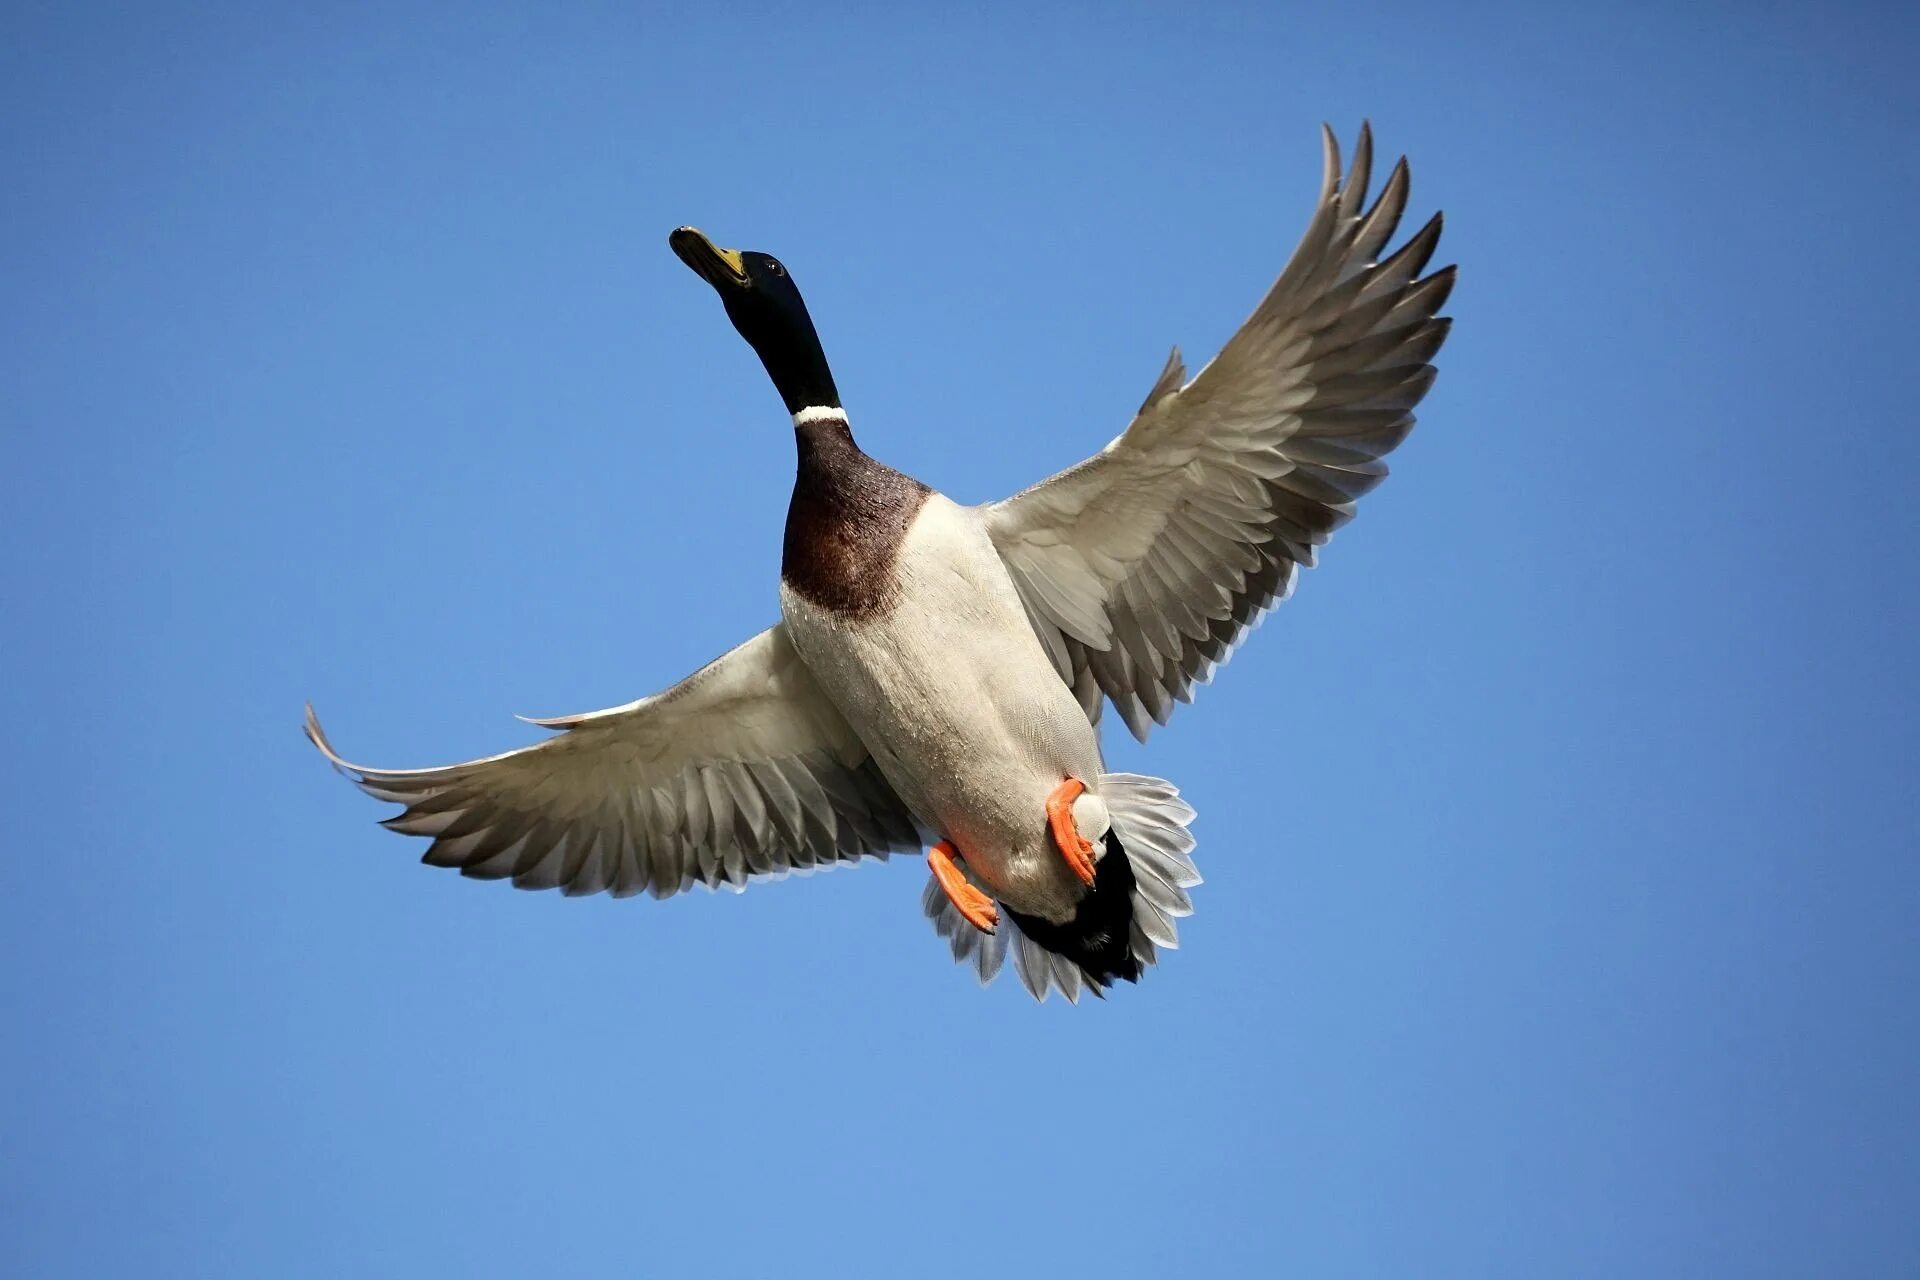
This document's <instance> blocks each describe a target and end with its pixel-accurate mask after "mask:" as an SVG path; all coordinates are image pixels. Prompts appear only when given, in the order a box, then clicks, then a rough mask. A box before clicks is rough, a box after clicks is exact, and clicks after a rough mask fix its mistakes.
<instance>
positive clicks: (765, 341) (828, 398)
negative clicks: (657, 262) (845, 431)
mask: <svg viewBox="0 0 1920 1280" xmlns="http://www.w3.org/2000/svg"><path fill="white" fill-rule="evenodd" d="M667 243H668V244H669V245H671V246H672V247H673V251H674V252H675V253H676V254H678V255H679V257H680V261H682V262H684V263H686V264H687V265H688V266H689V267H692V268H693V269H694V271H695V273H696V274H698V275H699V277H700V278H701V279H702V280H705V281H706V282H707V283H708V284H710V285H712V286H713V289H714V292H715V293H718V294H719V295H720V301H721V302H722V303H724V304H725V305H726V308H727V318H728V319H730V320H732V321H733V327H734V328H735V329H738V330H739V331H740V336H741V337H743V338H745V339H746V340H747V342H748V344H749V345H751V346H752V347H753V349H754V350H755V351H757V352H759V354H760V363H762V364H764V365H766V367H767V376H768V377H769V378H772V379H773V385H774V388H775V389H776V390H778V391H779V392H780V398H781V399H782V400H784V401H786V403H787V412H788V413H791V414H796V415H797V414H799V413H800V412H801V411H802V410H803V409H834V410H838V409H839V408H840V393H839V392H838V391H837V390H835V389H834V385H833V372H832V370H830V369H828V368H827V355H826V352H824V351H822V350H821V349H820V338H819V335H818V334H816V333H815V332H814V331H813V317H812V316H810V315H808V314H807V304H806V302H805V301H803V300H802V299H801V297H800V290H799V288H798V287H797V286H795V284H794V283H793V277H792V276H790V275H788V274H787V269H786V268H785V267H783V266H781V265H780V262H779V260H778V259H775V258H772V257H769V256H768V255H766V254H764V253H756V252H754V251H753V250H751V249H748V250H741V249H722V248H720V247H718V246H717V245H715V244H714V243H713V241H711V240H709V239H707V238H706V236H704V235H702V234H701V233H700V232H698V231H696V230H695V229H694V228H692V227H681V228H679V229H678V230H676V231H675V232H674V233H673V234H672V235H670V236H668V237H667Z"/></svg>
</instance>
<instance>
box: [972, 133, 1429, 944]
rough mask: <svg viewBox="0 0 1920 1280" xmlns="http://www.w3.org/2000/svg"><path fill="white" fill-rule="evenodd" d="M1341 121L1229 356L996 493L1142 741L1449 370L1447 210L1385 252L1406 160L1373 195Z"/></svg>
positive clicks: (998, 518) (1056, 619) (1027, 565)
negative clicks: (1106, 438) (1110, 437)
mask: <svg viewBox="0 0 1920 1280" xmlns="http://www.w3.org/2000/svg"><path fill="white" fill-rule="evenodd" d="M1323 136H1324V157H1325V173H1324V177H1323V179H1322V185H1321V190H1320V197H1319V201H1318V203H1317V204H1316V205H1315V208H1314V213H1313V216H1312V218H1311V219H1310V220H1309V222H1308V224H1307V229H1306V233H1305V234H1304V235H1303V236H1302V237H1301V239H1300V244H1299V247H1298V248H1296V249H1295V251H1294V254H1293V257H1292V258H1291V259H1289V260H1288V262H1287V265H1286V267H1285V268H1284V269H1283V270H1282V271H1281V273H1280V276H1279V278H1278V279H1277V280H1275V281H1274V284H1273V287H1272V288H1271V289H1269V290H1268V291H1267V294H1266V297H1265V298H1263V299H1262V300H1261V302H1260V305H1259V306H1258V307H1256V308H1255V309H1254V312H1253V314H1252V315H1251V316H1249V317H1248V319H1247V321H1246V323H1244V324H1243V325H1241V327H1240V329H1239V330H1238V331H1237V332H1236V333H1235V334H1234V335H1233V337H1232V338H1231V339H1229V340H1228V342H1227V344H1226V346H1225V347H1223V348H1222V349H1221V351H1220V354H1219V355H1218V356H1216V357H1215V358H1214V359H1213V360H1212V361H1211V362H1210V363H1209V364H1208V365H1207V366H1206V368H1204V369H1202V370H1201V371H1200V373H1199V374H1198V375H1197V376H1195V377H1194V379H1193V380H1192V381H1191V382H1186V383H1184V385H1183V384H1182V381H1181V380H1182V379H1184V378H1185V376H1186V375H1185V370H1184V366H1183V365H1182V364H1181V361H1180V357H1179V352H1178V350H1177V349H1176V350H1175V352H1174V354H1173V356H1172V357H1171V358H1170V359H1169V360H1168V362H1167V365H1166V367H1165V369H1163V370H1162V372H1161V374H1160V377H1159V378H1158V379H1156V380H1155V382H1154V385H1153V389H1152V390H1151V391H1150V392H1149V393H1148V395H1147V398H1146V401H1145V402H1144V403H1143V404H1142V405H1141V407H1140V411H1139V413H1138V414H1137V415H1136V416H1135V417H1134V420H1133V422H1132V424H1131V425H1129V426H1128V428H1127V429H1126V431H1125V432H1123V433H1122V434H1121V435H1120V436H1119V438H1117V439H1116V440H1114V441H1113V442H1112V443H1111V444H1109V445H1108V446H1107V447H1106V448H1105V449H1103V450H1102V451H1101V452H1100V453H1098V454H1096V455H1095V456H1094V457H1092V458H1088V459H1087V460H1086V461H1084V462H1081V463H1079V464H1078V465H1076V466H1073V467H1070V468H1068V469H1067V470H1065V471H1062V472H1060V473H1059V474H1058V475H1055V476H1053V477H1052V478H1051V479H1048V480H1046V481H1043V482H1042V483H1040V484H1038V485H1035V486H1034V487H1033V488H1031V489H1027V490H1025V491H1023V492H1021V493H1019V494H1016V495H1014V496H1013V497H1011V498H1008V499H1006V500H1004V501H1002V502H998V503H994V504H992V505H990V506H989V507H987V508H985V519H986V522H987V527H988V530H989V532H990V533H991V535H992V537H993V540H994V544H995V546H996V547H998V549H999V551H1000V554H1001V557H1002V559H1003V560H1005V562H1006V564H1007V567H1008V569H1009V571H1010V572H1011V574H1012V576H1013V580H1014V585H1015V587H1016V588H1017V589H1018V591H1019V594H1020V599H1021V601H1022V603H1023V604H1024V605H1025V606H1026V610H1027V615H1028V618H1029V620H1030V621H1031V622H1032V624H1033V628H1034V631H1035V633H1036V634H1037V635H1039V637H1040V640H1041V643H1042V645H1043V646H1044V647H1045V649H1046V651H1047V654H1048V656H1049V657H1050V658H1051V659H1052V661H1053V663H1054V667H1055V669H1056V670H1058V671H1059V673H1060V676H1061V678H1062V679H1063V680H1065V681H1067V683H1068V684H1069V685H1071V686H1072V687H1073V689H1074V692H1075V694H1076V696H1077V697H1078V698H1079V699H1080V703H1081V705H1082V706H1083V707H1085V708H1086V710H1087V714H1088V717H1089V718H1090V719H1092V720H1094V721H1096V722H1097V721H1098V719H1099V715H1100V706H1101V700H1102V698H1103V697H1104V698H1105V699H1106V700H1109V701H1111V702H1112V703H1113V706H1114V708H1115V710H1116V711H1118V712H1119V714H1120V717H1121V719H1122V720H1124V721H1125V722H1126V724H1127V727H1128V728H1129V729H1130V730H1132V732H1133V734H1134V736H1136V737H1138V738H1141V739H1143V740H1144V739H1145V737H1146V735H1147V733H1148V732H1149V730H1150V729H1151V728H1152V726H1153V725H1154V724H1165V723H1166V721H1167V718H1168V717H1169V716H1170V715H1171V714H1172V711H1173V708H1174V706H1175V705H1176V704H1178V703H1181V702H1186V701H1190V700H1191V699H1192V696H1193V688H1194V686H1195V685H1197V684H1203V683H1205V682H1206V681H1207V680H1208V679H1209V678H1211V676H1212V674H1213V672H1214V670H1215V669H1216V668H1217V667H1218V666H1219V665H1220V664H1221V663H1223V662H1224V661H1226V659H1227V657H1228V655H1229V654H1230V653H1231V652H1232V650H1233V648H1234V647H1235V646H1236V645H1237V644H1238V643H1239V642H1240V640H1241V639H1243V638H1244V637H1245V635H1246V632H1247V630H1248V629H1249V628H1250V627H1252V626H1253V625H1255V624H1256V623H1257V622H1258V621H1259V620H1260V619H1261V617H1263V616H1264V615H1265V613H1266V612H1267V611H1268V610H1269V609H1271V608H1272V607H1273V606H1274V605H1276V604H1278V603H1280V602H1281V601H1283V600H1284V599H1285V598H1286V597H1287V595H1288V594H1289V593H1290V592H1291V591H1292V589H1293V586H1294V582H1295V578H1296V575H1297V573H1298V571H1299V570H1300V569H1302V568H1311V567H1312V566H1313V565H1314V564H1315V562H1316V560H1317V558H1318V553H1319V548H1320V547H1321V546H1322V545H1324V544H1325V543H1326V541H1327V540H1328V538H1330V537H1331V536H1332V534H1333V532H1334V530H1336V529H1338V528H1339V527H1340V526H1341V525H1343V524H1345V523H1346V522H1347V521H1348V520H1349V519H1351V518H1352V516H1353V512H1354V509H1355V504H1356V503H1357V501H1358V500H1359V499H1360V498H1361V497H1363V496H1364V495H1365V494H1366V493H1367V492H1369V491H1370V490H1371V489H1373V488H1374V486H1376V485H1378V484H1379V483H1380V481H1381V480H1382V479H1384V478H1385V477H1386V474H1387V466H1386V463H1385V462H1384V461H1382V459H1383V458H1384V456H1385V455H1386V454H1388V453H1390V452H1391V451H1392V450H1393V449H1394V448H1395V447H1396V446H1398V445H1399V444H1400V442H1401V441H1402V440H1404V439H1405V438H1406V436H1407V433H1408V432H1409V431H1411V430H1412V429H1413V422H1414V418H1413V408H1414V406H1415V405H1417V404H1418V403H1419V402H1420V399H1421V398H1422V397H1423V396H1425V395H1426V393H1427V390H1428V389H1429V388H1430V387H1431V386H1432V385H1433V379H1434V369H1433V366H1432V365H1431V364H1430V363H1428V362H1429V361H1430V360H1431V359H1432V358H1433V356H1434V355H1435V353H1436V352H1438V351H1439V349H1440V346H1441V344H1442V343H1443V342H1444V341H1445V340H1446V336H1447V331H1448V326H1449V323H1450V322H1449V321H1448V320H1447V319H1446V318H1445V317H1444V316H1440V315H1439V314H1438V312H1439V309H1440V308H1441V307H1442V306H1443V305H1444V304H1445V302H1446V299H1447V295H1448V292H1449V291H1450V290H1451V289H1452V287H1453V278H1454V269H1453V268H1452V267H1445V268H1442V269H1441V270H1439V271H1435V272H1433V273H1432V274H1430V275H1425V276H1422V274H1421V273H1422V272H1423V271H1425V270H1426V266H1427V263H1428V261H1429V260H1430V259H1431V257H1432V255H1433V251H1434V248H1435V246H1436V245H1437V244H1438V242H1439V238H1440V231H1441V226H1442V222H1441V218H1440V215H1438V214H1435V215H1434V217H1433V218H1432V219H1431V220H1430V221H1429V222H1427V223H1426V225H1424V226H1423V227H1421V228H1420V230H1418V231H1416V232H1415V233H1414V234H1413V235H1412V236H1410V237H1409V238H1408V239H1407V240H1406V242H1405V243H1404V244H1402V245H1401V247H1400V248H1399V249H1397V250H1395V251H1394V252H1393V253H1392V254H1390V255H1388V256H1387V257H1385V258H1381V257H1380V253H1381V251H1382V250H1383V249H1384V248H1385V247H1386V245H1387V243H1388V241H1390V240H1391V239H1392V237H1393V234H1394V231H1395V230H1396V229H1397V228H1398V227H1399V225H1400V219H1401V215H1402V214H1403V213H1404V212H1405V210H1406V204H1407V196H1408V192H1409V180H1408V173H1407V164H1406V161H1405V160H1404V159H1402V160H1400V161H1398V162H1397V163H1396V164H1395V165H1394V167H1393V170H1392V172H1391V173H1390V174H1389V175H1388V177H1387V181H1386V183H1385V185H1384V186H1383V187H1382V188H1381V191H1380V194H1379V196H1378V197H1377V198H1375V199H1374V201H1373V202H1372V204H1370V205H1369V204H1368V203H1367V187H1368V183H1369V181H1370V179H1371V177H1372V171H1373V134H1372V130H1371V129H1370V128H1369V127H1366V126H1362V128H1361V131H1360V140H1359V143H1358V144H1357V145H1356V147H1355V148H1354V157H1353V165H1352V167H1351V169H1349V170H1347V171H1346V173H1345V175H1344V177H1343V176H1342V170H1341V164H1340V148H1339V144H1338V143H1337V142H1336V141H1335V139H1334V137H1333V133H1332V131H1331V130H1324V131H1323ZM1015 959H1016V962H1018V960H1019V954H1018V953H1017V952H1016V955H1015Z"/></svg>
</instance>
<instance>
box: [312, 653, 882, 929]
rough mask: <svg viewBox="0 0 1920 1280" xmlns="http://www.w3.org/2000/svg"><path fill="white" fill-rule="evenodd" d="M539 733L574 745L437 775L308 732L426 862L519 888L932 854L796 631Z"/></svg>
mask: <svg viewBox="0 0 1920 1280" xmlns="http://www.w3.org/2000/svg"><path fill="white" fill-rule="evenodd" d="M533 723H535V724H540V725H544V726H546V727H549V728H555V729H559V730H560V731H561V732H559V733H558V734H557V735H556V736H554V737H552V738H549V739H547V740H546V741H544V742H541V743H537V744H535V745H533V746H531V747H522V748H520V749H519V750H517V751H509V752H505V753H503V754H501V755H497V756H489V757H487V758H485V759H481V760H472V761H468V762H467V763H465V764H456V765H448V766H446V767H444V768H438V769H408V770H393V769H371V768H368V767H366V766H364V765H357V764H352V763H350V762H348V761H346V760H344V759H342V758H341V757H340V755H339V753H338V752H336V751H335V750H334V749H333V746H332V745H331V744H330V743H329V742H328V741H327V738H326V734H325V733H324V732H322V730H321V728H320V722H319V720H318V719H317V718H315V716H314V714H313V709H312V708H311V707H309V708H308V709H307V724H306V731H307V736H308V737H309V738H310V739H312V741H313V744H314V745H315V746H316V747H318V748H319V749H320V751H321V752H322V753H323V754H324V755H325V756H326V757H327V759H328V760H330V761H331V762H332V763H333V764H334V766H335V767H336V768H338V769H339V770H340V771H341V772H343V773H345V774H346V775H347V776H348V777H349V778H351V779H352V780H353V781H354V782H355V783H357V784H358V785H359V786H360V789H361V790H363V791H365V792H366V793H367V794H369V795H371V796H373V797H374V798H375V799H378V800H384V801H388V802H391V803H395V804H400V805H404V806H405V808H404V809H403V810H402V812H401V813H399V814H398V815H396V816H395V817H392V818H388V819H387V820H386V822H385V824H384V825H386V826H387V827H388V828H390V829H391V830H394V831H398V832H402V833H403V834H406V835H416V836H422V837H425V838H427V839H429V840H431V841H432V843H431V844H430V845H429V846H428V848H427V851H426V853H425V855H424V857H423V861H425V862H427V863H429V864H431V865H434V866H442V867H453V868H457V869H458V870H459V871H460V872H461V874H463V875H467V876H471V877H474V878H476V879H482V880H511V881H512V882H513V884H514V885H515V886H516V887H519V888H522V889H559V890H560V891H561V892H562V893H564V894H568V895H583V894H593V893H603V892H610V893H612V894H613V895H614V896H616V897H628V896H631V895H633V894H636V893H640V892H642V891H647V892H651V893H652V894H653V896H654V897H656V898H666V897H671V896H672V895H674V894H676V893H679V892H681V891H683V890H685V889H688V888H690V887H692V886H693V885H696V884H697V885H703V886H706V887H708V888H728V889H733V890H736V891H737V890H739V889H743V888H745V887H746V885H747V884H749V883H751V882H753V881H757V880H764V879H778V878H781V877H783V876H785V875H786V874H787V873H788V872H789V871H791V870H794V869H801V870H811V869H813V868H815V867H820V866H832V865H835V864H838V863H844V862H852V861H856V860H858V859H860V858H863V857H878V858H884V857H886V856H887V854H889V853H891V852H895V851H898V850H903V849H917V848H919V846H920V836H919V832H918V831H917V830H916V828H915V826H914V822H913V819H912V816H911V815H910V814H909V813H908V812H907V809H906V806H905V805H904V804H902V803H901V801H900V799H899V797H897V796H896V795H895V794H894V793H893V789H892V788H891V787H890V786H889V785H888V783H887V781H886V780H885V779H884V778H883V777H881V776H880V772H879V770H878V768H877V767H876V766H875V765H874V763H873V760H872V759H871V758H870V757H869V756H868V754H867V752H866V748H865V747H864V746H862V745H861V743H860V740H859V738H858V737H857V736H856V735H855V734H854V733H853V730H852V729H851V728H850V727H849V726H848V725H847V723H846V721H845V720H844V719H842V718H841V716H840V714H839V712H838V711H836V710H835V709H834V708H833V706H832V704H831V703H829V702H828V701H827V699H826V696H825V695H824V694H823V693H822V692H821V691H820V689H819V687H818V686H817V685H816V684H815V683H814V681H813V678H812V676H811V675H810V674H809V673H808V672H807V669H806V667H805V665H804V664H803V663H801V662H800V660H799V656H798V655H797V654H796V653H795V652H794V650H793V646H792V643H791V642H790V641H789V640H788V639H787V635H786V631H785V629H784V628H783V627H779V626H776V627H772V628H770V629H768V630H767V631H763V632H761V633H760V634H759V635H757V636H755V637H754V638H753V639H751V640H749V641H747V642H746V643H745V644H743V645H741V646H739V647H738V648H736V649H734V650H732V651H731V652H729V653H727V654H725V655H723V656H722V657H720V658H719V659H717V660H715V661H714V662H711V663H709V664H708V665H707V666H705V667H702V668H701V669H700V670H699V671H697V672H695V673H694V674H693V675H691V676H688V677H687V678H686V679H685V680H683V681H681V682H680V683H679V684H677V685H675V686H673V687H672V688H671V689H668V690H666V691H664V692H662V693H659V694H655V695H654V696H652V697H649V698H642V699H640V700H639V701H638V702H633V703H629V704H627V705H626V706H624V707H615V708H612V709H610V710H607V711H596V712H589V713H587V714H585V715H578V716H563V717H559V718H557V719H550V720H536V721H534V722H533Z"/></svg>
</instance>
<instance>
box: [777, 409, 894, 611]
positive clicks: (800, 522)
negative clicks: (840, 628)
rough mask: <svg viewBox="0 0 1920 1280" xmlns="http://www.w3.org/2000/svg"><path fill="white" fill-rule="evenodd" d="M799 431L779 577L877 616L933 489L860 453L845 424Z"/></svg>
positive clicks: (827, 605)
mask: <svg viewBox="0 0 1920 1280" xmlns="http://www.w3.org/2000/svg"><path fill="white" fill-rule="evenodd" d="M797 434H798V444H799V454H800V457H799V468H798V471H797V473H796V475H795V477H794V485H793V501H792V503H791V505H789V506H788V508H787V534H786V544H785V547H784V549H783V551H782V554H781V559H780V576H781V578H782V579H784V580H785V582H786V584H787V586H788V587H789V588H791V589H792V590H793V591H794V592H796V593H797V594H799V595H800V596H802V597H804V598H805V599H806V600H808V601H809V602H811V603H812V604H815V605H817V606H819V607H820V608H822V609H827V610H830V611H832V612H834V613H837V614H841V615H843V616H845V617H848V618H865V617H872V616H873V615H874V614H876V613H878V612H880V611H881V610H882V609H884V608H885V607H886V602H887V599H888V597H889V594H890V591H891V588H892V583H893V570H894V564H895V561H896V560H897V559H898V558H899V555H900V545H901V543H902V542H903V541H904V540H905V538H906V534H907V529H908V527H909V526H910V525H911V524H912V523H913V518H914V515H915V514H916V513H917V512H918V511H919V510H920V507H921V505H922V504H923V503H925V502H926V500H927V495H928V494H929V493H930V492H931V490H929V489H928V488H927V486H925V485H923V484H921V483H920V482H919V481H918V480H915V479H913V478H912V477H911V476H907V475H902V474H901V473H900V472H898V471H895V470H894V469H893V468H892V467H889V466H887V465H885V464H884V463H880V462H876V461H875V460H874V459H872V458H870V457H868V456H867V455H866V454H864V453H862V452H861V451H860V449H859V447H858V446H857V445H855V444H854V443H853V437H852V435H851V434H849V433H848V431H847V428H846V426H845V424H844V423H835V424H822V425H821V426H819V427H802V428H800V429H799V431H798V433H797Z"/></svg>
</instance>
